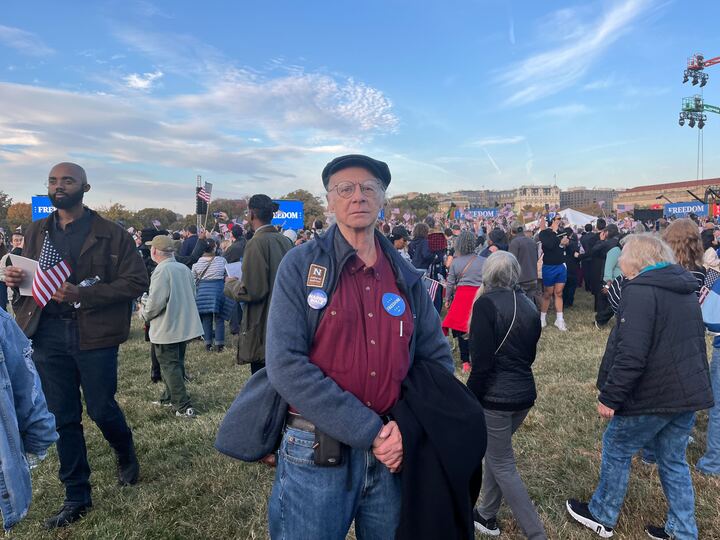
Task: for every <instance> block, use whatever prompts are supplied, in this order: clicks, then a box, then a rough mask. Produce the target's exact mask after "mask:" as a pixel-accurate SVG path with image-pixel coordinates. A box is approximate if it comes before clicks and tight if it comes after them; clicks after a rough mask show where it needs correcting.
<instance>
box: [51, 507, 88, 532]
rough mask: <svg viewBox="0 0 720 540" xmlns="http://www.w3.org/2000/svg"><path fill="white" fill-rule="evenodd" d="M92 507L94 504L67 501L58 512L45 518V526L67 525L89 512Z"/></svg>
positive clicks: (53, 527)
mask: <svg viewBox="0 0 720 540" xmlns="http://www.w3.org/2000/svg"><path fill="white" fill-rule="evenodd" d="M90 508H92V504H69V503H65V504H63V507H62V508H61V509H60V511H59V512H58V513H57V514H55V515H54V516H52V517H51V518H48V519H47V520H45V528H46V529H56V528H57V527H67V526H68V525H70V524H71V523H75V522H76V521H77V520H79V519H80V518H82V517H83V516H84V515H85V514H87V513H88V512H89V511H90Z"/></svg>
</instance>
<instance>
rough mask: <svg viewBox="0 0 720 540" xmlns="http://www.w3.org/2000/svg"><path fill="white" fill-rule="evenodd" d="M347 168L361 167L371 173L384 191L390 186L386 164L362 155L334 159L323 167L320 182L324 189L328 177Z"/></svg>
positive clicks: (328, 179) (388, 169) (326, 185)
mask: <svg viewBox="0 0 720 540" xmlns="http://www.w3.org/2000/svg"><path fill="white" fill-rule="evenodd" d="M349 167H362V168H363V169H366V170H367V171H369V172H370V173H372V174H373V175H374V176H375V178H377V179H378V180H380V183H382V185H383V187H384V188H385V189H387V187H388V186H389V185H390V178H391V175H390V167H388V165H387V163H385V162H383V161H378V160H377V159H373V158H371V157H368V156H363V155H362V154H348V155H346V156H340V157H336V158H335V159H333V160H332V161H331V162H330V163H328V164H327V165H325V168H324V169H323V172H322V181H323V185H324V186H325V189H327V187H328V183H329V182H330V177H331V176H332V175H333V174H335V173H336V172H338V171H342V170H343V169H347V168H349Z"/></svg>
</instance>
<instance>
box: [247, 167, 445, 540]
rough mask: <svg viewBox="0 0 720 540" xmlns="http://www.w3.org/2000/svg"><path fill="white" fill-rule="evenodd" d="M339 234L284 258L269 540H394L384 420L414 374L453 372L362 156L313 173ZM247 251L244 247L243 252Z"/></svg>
mask: <svg viewBox="0 0 720 540" xmlns="http://www.w3.org/2000/svg"><path fill="white" fill-rule="evenodd" d="M322 179H323V184H324V186H325V189H326V191H327V201H328V208H329V210H330V211H331V212H334V213H335V217H336V221H337V224H336V225H333V226H332V227H330V229H328V231H327V233H325V234H324V235H323V236H321V237H319V238H317V239H316V240H315V241H313V242H308V243H305V244H303V245H301V246H299V247H296V248H294V249H293V250H291V251H290V252H289V253H288V254H287V255H286V256H285V258H284V259H283V261H282V263H281V264H280V268H279V269H278V274H277V279H276V281H275V289H274V292H273V298H272V301H271V306H270V315H269V319H268V336H267V337H268V339H267V350H266V368H267V375H268V378H269V379H270V382H271V384H272V386H273V387H274V388H275V389H276V390H277V392H278V393H279V394H280V395H281V396H282V397H283V399H284V400H285V401H287V402H288V404H289V407H290V410H289V413H288V416H287V421H286V429H285V432H284V434H283V437H282V442H281V444H280V449H279V452H278V454H277V466H278V469H277V474H276V477H275V485H274V487H273V491H272V495H271V499H270V503H269V524H270V535H271V537H272V538H276V539H279V538H284V539H299V538H312V539H314V540H317V539H324V538H327V539H335V538H345V536H346V534H347V532H348V530H349V528H350V526H351V524H352V523H353V521H354V522H355V532H356V535H357V537H358V538H359V539H362V538H373V539H375V538H388V539H389V538H393V537H394V535H395V530H396V528H397V526H398V522H399V520H400V510H401V483H400V478H399V475H398V474H397V473H398V472H399V471H400V469H401V467H402V466H403V456H404V448H403V435H402V434H401V432H400V428H399V427H398V423H396V421H395V420H393V418H391V417H390V416H388V414H389V412H390V410H391V409H392V408H393V406H395V405H396V403H397V402H398V400H399V398H400V389H401V385H402V383H403V381H404V380H405V378H406V377H407V376H408V372H409V369H410V367H411V365H412V364H413V363H418V362H431V363H434V364H437V365H439V366H442V367H443V368H447V370H448V371H452V357H451V354H450V349H449V347H448V343H447V341H446V340H445V339H444V337H443V334H442V331H441V329H440V321H439V319H438V316H437V313H436V312H435V310H434V308H433V306H432V304H431V301H430V297H429V295H428V293H427V290H426V289H425V287H424V285H423V284H422V281H421V279H420V278H421V274H420V273H418V272H416V271H415V270H414V268H412V266H411V265H410V264H409V263H408V262H407V261H405V260H404V259H403V258H402V257H401V255H400V254H399V253H398V251H397V250H396V249H395V248H394V247H393V245H392V244H391V243H390V242H389V241H388V240H387V239H386V238H385V237H384V236H382V235H381V234H380V233H379V232H378V231H375V222H376V219H377V216H378V213H379V212H380V209H381V208H382V206H383V204H384V202H385V190H386V189H387V187H388V184H389V183H390V170H389V168H388V166H387V165H386V164H385V163H383V162H381V161H377V160H375V159H373V158H370V157H367V156H363V155H347V156H342V157H339V158H336V159H334V160H333V161H331V162H330V163H328V165H327V166H326V167H325V169H324V170H323V173H322ZM248 247H249V245H248Z"/></svg>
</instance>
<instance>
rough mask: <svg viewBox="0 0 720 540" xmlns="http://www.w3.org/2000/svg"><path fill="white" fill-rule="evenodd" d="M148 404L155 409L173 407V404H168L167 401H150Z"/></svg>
mask: <svg viewBox="0 0 720 540" xmlns="http://www.w3.org/2000/svg"><path fill="white" fill-rule="evenodd" d="M150 403H152V404H153V405H155V406H156V407H172V406H173V404H172V403H170V402H169V401H151V402H150Z"/></svg>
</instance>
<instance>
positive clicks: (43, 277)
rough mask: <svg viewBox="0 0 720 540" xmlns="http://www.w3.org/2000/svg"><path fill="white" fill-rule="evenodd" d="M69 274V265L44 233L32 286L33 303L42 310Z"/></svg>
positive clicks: (70, 271)
mask: <svg viewBox="0 0 720 540" xmlns="http://www.w3.org/2000/svg"><path fill="white" fill-rule="evenodd" d="M71 273H72V270H71V269H70V265H69V264H68V263H67V261H64V260H63V258H62V256H61V255H60V253H58V251H57V249H55V246H53V244H52V242H51V241H50V237H49V235H48V234H47V233H45V240H43V245H42V250H41V251H40V261H39V262H38V268H37V270H36V271H35V277H34V278H33V284H32V294H33V298H34V299H35V303H36V304H37V305H38V306H40V307H41V308H44V307H45V306H46V305H47V303H48V302H49V301H50V299H51V298H52V295H53V294H55V291H57V290H58V289H59V288H60V287H62V284H63V283H64V282H65V280H67V278H68V277H70V274H71Z"/></svg>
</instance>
